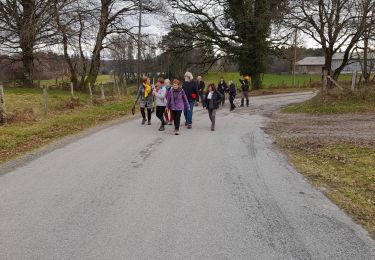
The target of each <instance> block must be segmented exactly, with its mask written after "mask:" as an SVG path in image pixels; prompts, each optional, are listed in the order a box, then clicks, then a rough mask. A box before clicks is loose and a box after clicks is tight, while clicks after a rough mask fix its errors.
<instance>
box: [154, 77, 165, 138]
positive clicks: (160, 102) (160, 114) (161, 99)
mask: <svg viewBox="0 0 375 260" xmlns="http://www.w3.org/2000/svg"><path fill="white" fill-rule="evenodd" d="M153 94H154V96H155V98H156V116H157V118H159V120H160V122H161V125H160V128H159V131H164V130H165V120H164V112H165V108H166V106H167V87H166V86H165V84H164V78H161V77H160V78H159V79H158V82H157V89H156V90H154V93H153Z"/></svg>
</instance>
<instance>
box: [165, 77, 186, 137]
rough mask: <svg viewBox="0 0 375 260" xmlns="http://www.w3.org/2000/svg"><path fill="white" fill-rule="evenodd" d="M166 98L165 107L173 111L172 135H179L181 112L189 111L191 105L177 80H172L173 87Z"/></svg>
mask: <svg viewBox="0 0 375 260" xmlns="http://www.w3.org/2000/svg"><path fill="white" fill-rule="evenodd" d="M167 97H168V98H167V106H168V108H169V109H170V110H172V111H173V119H174V133H175V135H179V131H180V120H181V114H182V111H185V110H189V109H190V108H191V105H190V104H189V101H188V98H187V97H186V95H185V91H184V90H183V89H182V88H181V86H180V82H179V81H178V80H177V79H175V80H173V87H172V89H171V90H170V92H169V94H168V96H167Z"/></svg>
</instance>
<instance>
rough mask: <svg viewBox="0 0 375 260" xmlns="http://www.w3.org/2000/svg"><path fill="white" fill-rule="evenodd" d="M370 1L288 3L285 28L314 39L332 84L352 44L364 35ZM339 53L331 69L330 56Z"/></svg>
mask: <svg viewBox="0 0 375 260" xmlns="http://www.w3.org/2000/svg"><path fill="white" fill-rule="evenodd" d="M374 7H375V1H374V0H295V1H290V6H289V9H290V13H289V15H288V17H287V19H286V20H285V21H286V24H287V26H289V27H290V28H293V29H295V28H298V30H300V31H302V32H303V33H305V34H306V35H308V36H309V37H310V38H312V39H314V40H315V41H316V42H317V43H318V44H319V45H320V46H321V47H322V49H323V51H324V54H325V64H324V68H325V69H326V70H327V71H328V75H330V76H331V77H332V78H334V79H335V80H337V79H338V77H339V76H340V74H341V72H342V70H343V69H344V68H345V67H346V66H347V64H348V62H349V61H350V58H351V56H352V53H353V50H354V48H355V46H356V44H357V43H358V42H359V41H360V39H361V38H362V37H363V35H364V33H365V32H366V28H368V26H367V22H368V16H369V15H370V14H371V13H372V12H373V10H374ZM341 51H342V52H343V54H344V56H343V60H342V63H341V64H340V65H339V66H338V67H337V68H336V69H333V68H332V60H333V56H334V55H335V54H336V53H338V52H341Z"/></svg>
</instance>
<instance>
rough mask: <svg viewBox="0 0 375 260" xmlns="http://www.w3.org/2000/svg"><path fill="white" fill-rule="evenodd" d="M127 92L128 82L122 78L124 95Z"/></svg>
mask: <svg viewBox="0 0 375 260" xmlns="http://www.w3.org/2000/svg"><path fill="white" fill-rule="evenodd" d="M127 94H128V82H127V80H126V79H125V80H124V95H125V96H126V95H127Z"/></svg>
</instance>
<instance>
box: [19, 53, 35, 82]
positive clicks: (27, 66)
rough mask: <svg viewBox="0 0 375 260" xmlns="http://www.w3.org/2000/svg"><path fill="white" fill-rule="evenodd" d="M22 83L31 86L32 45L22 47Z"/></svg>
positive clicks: (32, 66)
mask: <svg viewBox="0 0 375 260" xmlns="http://www.w3.org/2000/svg"><path fill="white" fill-rule="evenodd" d="M22 65H23V67H22V83H23V86H24V87H30V88H31V87H32V86H33V68H34V54H33V47H30V46H25V47H23V48H22Z"/></svg>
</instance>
